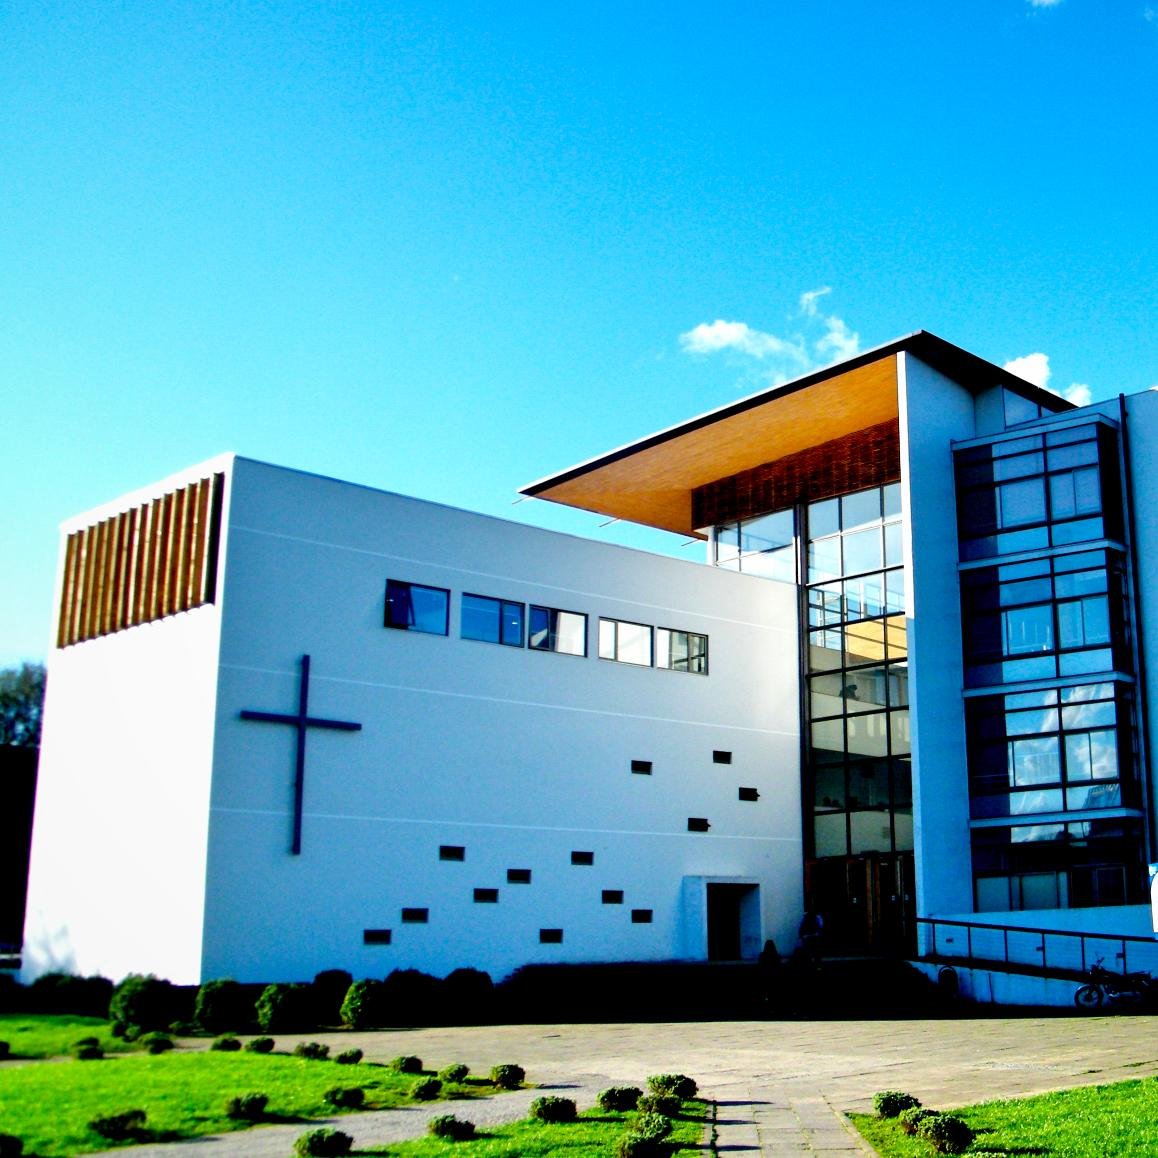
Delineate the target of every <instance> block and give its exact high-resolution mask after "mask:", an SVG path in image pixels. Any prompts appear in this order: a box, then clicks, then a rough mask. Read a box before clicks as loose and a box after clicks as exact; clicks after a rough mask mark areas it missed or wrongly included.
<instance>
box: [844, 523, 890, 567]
mask: <svg viewBox="0 0 1158 1158" xmlns="http://www.w3.org/2000/svg"><path fill="white" fill-rule="evenodd" d="M843 538H844V573H845V574H846V575H857V574H859V573H860V572H861V571H878V570H880V567H881V530H880V528H879V527H870V528H868V529H867V530H864V531H853V532H852V534H846V535H844V536H843Z"/></svg>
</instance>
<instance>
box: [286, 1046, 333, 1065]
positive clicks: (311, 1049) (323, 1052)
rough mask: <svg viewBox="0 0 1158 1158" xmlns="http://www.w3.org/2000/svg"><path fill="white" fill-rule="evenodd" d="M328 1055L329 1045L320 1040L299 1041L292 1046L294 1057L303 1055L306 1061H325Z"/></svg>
mask: <svg viewBox="0 0 1158 1158" xmlns="http://www.w3.org/2000/svg"><path fill="white" fill-rule="evenodd" d="M329 1056H330V1047H329V1046H328V1045H322V1043H321V1042H320V1041H299V1042H298V1043H297V1045H295V1046H294V1057H304V1058H305V1059H306V1061H325V1060H326V1058H328V1057H329Z"/></svg>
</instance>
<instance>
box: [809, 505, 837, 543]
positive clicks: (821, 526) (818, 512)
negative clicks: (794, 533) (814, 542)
mask: <svg viewBox="0 0 1158 1158" xmlns="http://www.w3.org/2000/svg"><path fill="white" fill-rule="evenodd" d="M839 530H840V499H825V500H824V501H823V502H820V503H810V504H809V507H808V537H809V538H810V539H819V538H821V537H822V536H824V535H834V534H836V532H837V531H839Z"/></svg>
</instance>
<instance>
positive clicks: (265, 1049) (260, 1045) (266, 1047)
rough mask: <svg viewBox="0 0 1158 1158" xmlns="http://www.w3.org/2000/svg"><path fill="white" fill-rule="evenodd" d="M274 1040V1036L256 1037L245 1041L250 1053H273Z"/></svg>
mask: <svg viewBox="0 0 1158 1158" xmlns="http://www.w3.org/2000/svg"><path fill="white" fill-rule="evenodd" d="M273 1046H274V1041H273V1038H272V1037H255V1038H253V1040H252V1041H247V1042H246V1043H245V1048H246V1050H247V1051H248V1052H249V1053H273Z"/></svg>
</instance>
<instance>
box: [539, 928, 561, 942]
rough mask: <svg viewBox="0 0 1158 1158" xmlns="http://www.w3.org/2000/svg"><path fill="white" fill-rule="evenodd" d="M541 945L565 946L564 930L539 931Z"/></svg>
mask: <svg viewBox="0 0 1158 1158" xmlns="http://www.w3.org/2000/svg"><path fill="white" fill-rule="evenodd" d="M539 944H540V945H562V944H563V930H562V929H540V930H539Z"/></svg>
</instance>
